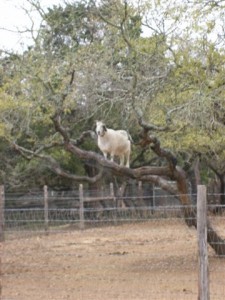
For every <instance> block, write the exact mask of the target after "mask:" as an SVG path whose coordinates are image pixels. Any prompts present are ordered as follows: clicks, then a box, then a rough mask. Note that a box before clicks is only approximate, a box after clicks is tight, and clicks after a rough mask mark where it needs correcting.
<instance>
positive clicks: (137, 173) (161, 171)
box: [14, 114, 225, 255]
mask: <svg viewBox="0 0 225 300" xmlns="http://www.w3.org/2000/svg"><path fill="white" fill-rule="evenodd" d="M52 121H53V124H54V127H55V130H56V132H58V133H59V134H60V135H61V136H62V138H63V142H62V143H61V144H60V146H63V147H64V149H65V150H66V151H68V152H70V153H72V154H73V155H75V156H76V157H78V158H79V159H81V160H93V161H95V162H97V164H98V168H99V172H98V174H97V175H96V176H94V177H89V176H77V175H74V174H71V173H69V172H67V171H65V170H63V169H62V168H61V167H60V165H59V163H58V162H57V161H56V160H55V159H54V158H52V157H51V156H49V155H45V154H41V151H39V150H37V151H31V150H27V149H25V148H23V147H21V146H19V145H17V144H14V148H15V149H16V150H17V151H18V152H19V153H20V154H21V155H23V157H25V158H26V159H32V158H33V157H37V158H39V159H43V160H45V161H46V162H47V163H48V165H49V168H50V169H51V170H52V171H53V172H55V173H56V174H58V175H60V176H63V177H66V178H69V179H71V180H74V181H78V182H82V181H85V182H90V183H94V182H97V181H98V180H100V179H101V178H102V177H103V176H104V174H105V173H104V171H105V170H107V169H108V170H110V171H111V172H112V173H113V174H114V175H115V176H121V177H127V178H132V179H136V180H141V181H148V182H151V183H154V184H156V185H157V186H159V187H161V188H162V189H163V190H166V191H167V192H168V193H170V194H172V195H178V197H179V200H180V202H181V204H182V205H183V207H184V208H183V211H184V216H185V222H186V224H187V225H188V226H194V227H195V228H197V221H196V209H193V207H192V202H191V198H190V196H189V195H188V185H187V176H186V173H185V171H184V170H183V169H182V168H181V167H180V166H178V165H177V160H176V157H175V156H174V155H173V154H172V153H171V152H170V151H168V150H165V149H163V148H162V147H161V144H160V142H159V140H158V139H157V138H156V137H152V136H151V135H149V134H148V132H149V130H150V129H151V126H149V127H148V126H146V123H144V122H142V121H139V124H140V126H141V127H142V134H141V135H140V141H139V143H138V144H139V145H140V146H141V147H146V146H148V145H150V147H151V149H152V150H153V151H154V152H155V153H156V154H157V156H158V157H160V158H162V159H166V161H167V163H168V165H167V166H163V167H153V166H144V167H139V168H134V169H131V168H126V167H123V166H119V165H118V164H116V163H114V162H111V161H109V160H106V159H105V158H104V157H103V156H102V155H99V154H97V153H95V152H93V151H86V150H83V149H81V148H80V144H81V143H82V142H83V140H84V139H85V138H86V137H87V136H92V137H93V132H92V131H87V132H84V133H82V134H81V136H80V137H79V138H78V139H77V140H71V139H70V137H69V134H68V132H67V130H66V129H65V128H64V127H63V126H62V124H61V118H60V114H55V116H53V117H52ZM41 150H42V151H44V147H42V149H41ZM171 180H173V181H176V183H177V187H174V185H172V184H171ZM207 227H208V243H209V244H210V246H211V247H212V248H213V249H214V250H215V252H216V253H217V254H222V255H225V241H224V240H223V239H222V238H220V236H219V235H218V234H217V233H216V232H215V230H214V229H213V228H212V226H211V224H210V222H209V220H208V222H207Z"/></svg>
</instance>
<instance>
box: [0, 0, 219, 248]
mask: <svg viewBox="0 0 225 300" xmlns="http://www.w3.org/2000/svg"><path fill="white" fill-rule="evenodd" d="M75 8H79V10H76V9H75V11H74V7H72V6H69V5H68V6H67V7H66V8H64V9H63V8H61V7H58V8H57V7H55V8H54V9H53V10H49V13H47V14H46V15H44V19H45V21H46V25H45V26H44V27H42V29H40V32H39V36H38V38H37V39H36V44H35V45H34V47H32V48H30V49H29V50H28V51H27V52H24V53H23V54H22V55H18V56H17V57H16V58H15V60H13V59H11V60H10V64H9V65H10V68H9V69H11V70H12V74H11V76H12V81H13V84H12V83H11V84H10V88H9V89H8V90H7V97H12V98H13V99H16V100H17V101H18V103H19V105H20V106H21V110H20V112H19V113H18V111H17V110H13V111H12V113H11V115H10V117H9V118H8V122H9V123H10V131H9V133H8V135H7V139H8V141H9V142H10V143H11V144H12V145H13V147H14V149H15V150H16V151H17V152H18V153H20V154H21V155H22V157H24V158H26V159H27V160H28V161H31V163H32V162H36V161H37V159H39V160H41V161H43V162H44V164H45V166H48V167H49V169H50V170H51V171H52V172H54V174H56V175H57V176H61V177H63V178H66V179H68V180H70V181H71V182H80V181H83V182H87V183H90V184H93V183H96V182H98V181H99V180H100V179H101V178H103V176H104V174H105V173H106V171H107V170H110V172H111V173H112V174H113V175H114V176H120V177H123V178H132V179H136V180H142V181H148V182H152V183H154V184H156V185H158V186H160V187H162V188H163V189H164V190H166V191H168V192H169V193H171V194H174V195H177V197H179V199H180V202H181V203H182V205H183V207H184V215H185V221H186V223H187V224H188V225H193V226H195V227H196V213H195V211H194V210H192V208H191V204H192V201H191V199H190V196H189V195H188V178H187V174H186V173H185V171H184V169H183V168H182V166H181V164H180V162H181V163H183V160H181V157H182V155H183V154H184V153H185V151H186V152H188V154H189V153H191V155H192V153H194V154H195V153H196V152H197V151H200V152H201V153H203V152H204V148H205V145H207V144H208V140H209V139H208V136H207V137H204V135H203V134H205V132H207V130H208V128H210V129H211V127H210V126H209V124H210V123H208V122H205V119H207V121H208V119H209V118H208V116H210V117H211V116H212V114H211V110H210V109H211V107H212V101H211V102H210V101H209V102H207V105H204V104H205V99H207V100H208V99H211V98H212V97H209V96H208V91H209V90H210V89H209V87H208V84H204V85H202V83H205V79H206V72H205V71H204V69H205V64H204V62H203V61H202V60H201V59H200V57H199V56H198V55H197V54H198V52H197V50H198V48H197V45H196V49H194V50H195V51H196V52H193V53H191V55H189V54H190V52H189V51H188V50H190V45H189V44H188V45H185V46H188V47H189V48H188V47H186V48H185V51H182V50H183V49H181V48H178V49H177V51H175V50H174V49H173V48H171V44H170V43H168V37H167V36H166V35H165V32H163V31H160V32H157V33H154V34H153V35H151V36H150V37H147V38H143V37H142V36H141V35H140V33H141V27H140V26H141V24H140V20H141V14H140V11H139V10H137V9H135V7H134V6H132V5H129V4H128V2H127V1H119V0H118V1H104V2H103V3H100V4H93V2H91V5H89V6H79V5H75ZM80 8H81V10H80ZM80 11H81V12H82V13H81V14H80ZM70 12H72V13H70ZM111 12H114V13H113V14H112V13H111ZM80 15H81V17H80ZM65 16H66V17H65ZM67 18H68V19H69V20H70V21H69V22H68V20H67ZM77 18H78V20H79V21H84V22H85V24H84V28H83V27H81V26H80V24H82V22H81V23H80V22H77ZM71 22H72V23H73V22H74V27H75V28H76V29H77V32H78V34H77V32H76V31H74V30H73V26H71ZM64 25H65V26H64ZM82 26H83V25H82ZM82 28H83V29H82ZM87 28H92V31H91V32H92V33H94V34H92V35H90V32H89V31H86V29H87ZM50 29H52V30H50ZM81 33H82V34H81ZM75 37H76V38H75ZM59 41H60V42H59ZM168 50H170V55H169V54H168ZM171 53H172V54H173V55H174V56H172V57H173V58H174V60H173V59H172V58H171ZM213 53H216V52H215V51H214V52H213ZM196 64H197V66H198V67H197V68H196ZM207 67H208V65H207ZM197 70H200V74H199V73H198V72H197ZM207 71H208V69H207ZM212 76H214V72H212ZM213 78H214V77H213ZM15 83H16V85H15ZM199 87H201V89H200V91H201V93H200V94H199ZM190 99H191V101H190ZM193 107H195V109H194V108H193ZM203 108H204V112H205V115H204V119H203V118H199V116H201V113H202V109H203ZM196 109H197V111H196ZM189 110H190V111H191V112H195V114H194V115H192V114H189V116H190V117H191V120H190V119H189V118H188V117H187V112H188V111H189ZM17 115H18V118H17V119H16V116H17ZM96 117H98V118H99V117H101V118H104V119H107V120H110V121H111V124H109V125H112V124H113V125H114V127H115V126H116V125H118V126H120V127H121V126H122V127H123V128H125V129H127V128H129V127H130V126H129V124H130V123H131V122H132V128H131V133H132V135H133V136H136V137H137V138H135V140H136V144H137V145H139V147H140V149H142V152H145V153H146V152H148V153H147V155H146V156H148V158H149V157H154V156H157V157H158V158H159V159H158V160H157V164H155V165H150V166H149V165H145V166H138V164H136V165H134V166H136V167H134V166H133V168H131V169H128V168H125V167H120V166H118V165H117V164H115V163H113V162H109V161H107V160H105V159H104V158H103V157H102V156H101V155H99V154H96V152H95V151H93V150H96V145H95V143H94V142H93V140H92V139H89V140H86V139H85V138H86V137H93V131H92V130H90V129H91V127H92V124H93V123H94V119H95V118H96ZM3 119H4V118H3ZM189 125H191V129H190V128H189V127H188V126H189ZM199 130H200V133H201V134H199ZM218 130H220V129H218ZM139 131H141V132H139ZM202 136H203V137H202ZM188 137H189V138H188ZM193 138H194V139H195V140H194V142H193ZM196 139H198V140H199V141H200V142H201V143H200V145H199V146H198V147H197V146H196ZM178 141H179V142H178ZM187 141H188V143H187ZM185 142H186V144H185ZM162 145H163V146H162ZM210 145H211V146H213V144H210ZM165 146H169V148H170V149H175V147H176V148H177V149H176V151H174V152H173V151H169V150H166V149H165ZM193 146H196V149H194V151H193V150H192V151H191V147H193ZM149 149H150V150H149ZM90 150H91V151H90ZM136 152H138V150H136ZM205 154H206V152H205ZM183 156H184V155H183ZM136 161H137V160H136ZM71 162H73V163H72V164H71ZM90 162H94V166H95V172H94V173H92V174H91V176H90V173H89V174H88V173H87V172H86V170H85V164H86V165H87V164H89V163H90ZM71 166H73V167H71ZM171 180H173V181H176V183H177V187H176V188H174V185H172V184H171ZM208 228H209V229H210V230H208V241H209V243H210V245H211V246H212V247H213V249H214V250H215V251H216V253H218V254H219V253H225V244H224V241H223V240H222V239H221V238H220V237H219V236H218V234H217V233H216V232H215V231H214V230H213V229H212V227H211V225H210V223H208Z"/></svg>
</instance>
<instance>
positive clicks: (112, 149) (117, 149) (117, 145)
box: [96, 121, 131, 168]
mask: <svg viewBox="0 0 225 300" xmlns="http://www.w3.org/2000/svg"><path fill="white" fill-rule="evenodd" d="M96 133H97V136H98V147H99V148H100V150H101V151H102V152H103V155H104V157H105V158H106V159H107V154H110V157H111V161H113V159H114V156H119V158H120V165H121V166H123V165H124V157H125V158H126V167H128V168H129V167H130V152H131V142H130V136H129V134H128V133H127V132H126V131H125V130H114V129H110V128H106V126H105V124H104V123H103V122H101V121H96Z"/></svg>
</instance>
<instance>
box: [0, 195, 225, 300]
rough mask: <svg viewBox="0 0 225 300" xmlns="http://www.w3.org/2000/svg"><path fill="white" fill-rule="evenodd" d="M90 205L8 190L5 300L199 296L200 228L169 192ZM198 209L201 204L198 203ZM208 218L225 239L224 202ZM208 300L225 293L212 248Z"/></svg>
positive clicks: (223, 273)
mask: <svg viewBox="0 0 225 300" xmlns="http://www.w3.org/2000/svg"><path fill="white" fill-rule="evenodd" d="M117 200H118V201H117V203H116V204H117V205H115V201H108V200H106V201H104V200H102V199H101V201H96V202H90V203H85V205H84V211H83V213H84V219H83V221H84V229H83V230H81V229H80V228H81V227H80V221H81V220H80V216H81V215H80V208H79V197H78V196H77V194H73V195H71V196H68V195H63V196H57V197H56V196H54V195H53V196H52V197H50V198H49V205H48V220H47V227H46V219H45V210H44V201H43V195H41V194H40V193H37V194H35V195H32V196H29V197H22V196H21V195H20V196H18V195H10V197H8V198H7V195H6V201H5V212H4V216H5V242H4V243H2V244H1V247H2V250H1V252H2V253H1V254H2V255H1V258H2V264H1V273H2V276H1V277H2V284H1V286H2V290H1V299H3V300H6V299H7V300H9V299H13V300H14V299H15V300H28V299H29V300H30V299H33V300H39V299H49V300H51V299H54V300H58V299H78V300H80V299H85V300H86V299H87V300H88V299H92V300H102V299H106V300H111V299H112V300H114V299H120V300H124V299H136V300H137V299H138V300H139V299H152V300H154V299H156V300H159V299H160V300H161V299H165V300H167V299H168V300H173V299H179V300H180V299H187V300H189V299H191V300H192V299H197V298H198V248H197V232H196V229H195V228H194V227H193V226H192V227H188V226H187V225H186V222H185V219H184V216H183V207H182V206H181V205H180V204H179V202H176V199H175V200H174V198H173V199H172V198H170V196H168V195H160V196H159V197H156V195H155V198H154V201H153V198H152V197H148V196H146V197H145V196H143V195H142V196H141V197H140V198H138V197H124V198H121V197H120V198H118V199H117ZM192 208H193V209H196V207H195V205H193V206H192ZM216 211H218V205H216V206H214V205H210V206H209V210H208V219H209V221H210V223H211V224H212V226H213V228H214V229H215V230H216V232H218V233H219V235H220V236H221V237H222V238H225V213H224V211H223V207H221V209H220V210H219V213H218V212H216ZM208 251H209V279H210V299H213V300H220V299H221V300H222V299H225V257H224V256H223V255H222V256H218V255H216V254H215V252H214V251H213V249H212V248H211V247H210V246H209V247H208Z"/></svg>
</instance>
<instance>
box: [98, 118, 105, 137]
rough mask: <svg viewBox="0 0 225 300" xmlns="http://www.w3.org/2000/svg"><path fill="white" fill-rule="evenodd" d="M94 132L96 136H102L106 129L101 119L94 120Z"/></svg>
mask: <svg viewBox="0 0 225 300" xmlns="http://www.w3.org/2000/svg"><path fill="white" fill-rule="evenodd" d="M95 130H96V133H97V135H98V136H104V134H105V132H106V131H107V128H106V126H105V124H104V123H103V122H102V121H96V129H95Z"/></svg>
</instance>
